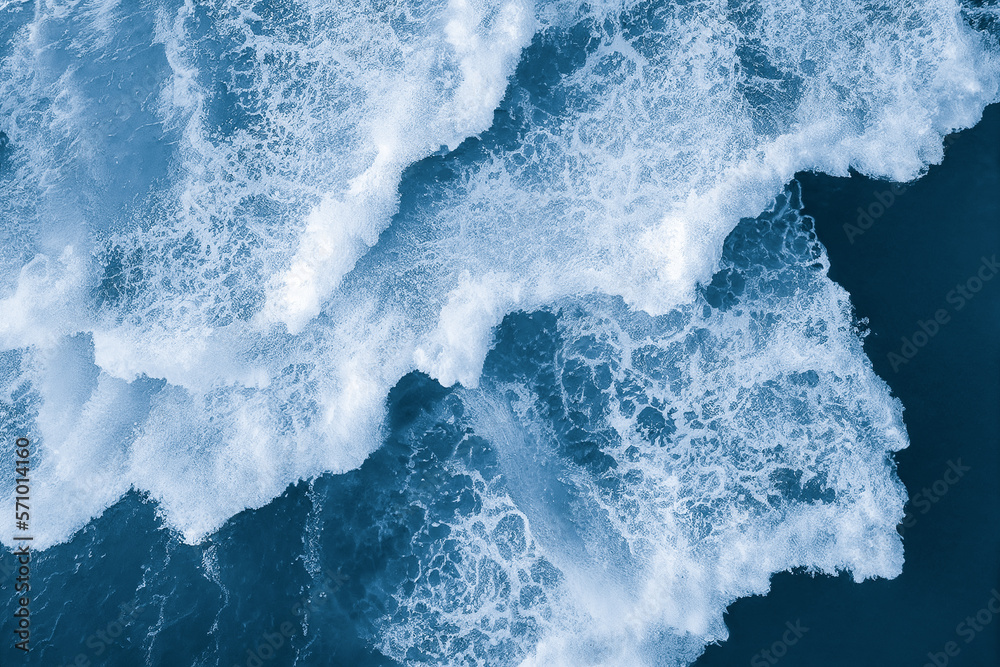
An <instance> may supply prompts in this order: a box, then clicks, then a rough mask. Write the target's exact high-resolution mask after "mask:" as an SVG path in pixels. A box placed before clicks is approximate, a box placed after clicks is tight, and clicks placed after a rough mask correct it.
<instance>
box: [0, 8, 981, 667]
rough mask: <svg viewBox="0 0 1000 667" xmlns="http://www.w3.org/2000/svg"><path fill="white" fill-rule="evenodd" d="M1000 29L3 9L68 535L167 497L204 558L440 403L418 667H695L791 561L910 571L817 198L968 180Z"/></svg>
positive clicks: (2, 374)
mask: <svg viewBox="0 0 1000 667" xmlns="http://www.w3.org/2000/svg"><path fill="white" fill-rule="evenodd" d="M996 11H997V10H996V9H993V8H990V7H982V6H979V3H976V5H975V6H973V5H971V4H970V5H968V6H965V5H962V4H959V3H957V2H954V1H953V0H919V1H914V2H908V3H871V2H861V1H856V0H836V1H835V0H827V1H824V0H808V1H807V0H798V1H794V0H764V1H759V2H757V1H749V2H739V3H737V2H726V1H721V0H692V1H686V2H662V1H658V2H619V1H611V0H608V1H602V2H592V3H590V2H571V1H569V0H566V1H558V2H552V3H537V4H536V3H532V2H528V1H527V0H510V1H499V2H494V1H479V0H448V1H441V0H432V1H429V2H416V1H413V0H398V1H396V2H378V1H372V2H367V1H362V2H344V3H339V2H328V1H323V2H321V1H319V0H282V1H280V2H259V1H251V0H218V1H215V2H195V1H194V0H184V1H183V2H182V1H179V0H151V1H150V2H135V1H133V0H38V2H37V3H33V2H19V1H17V0H9V1H8V2H5V3H3V4H0V36H2V39H0V44H2V46H0V185H2V189H0V192H2V193H3V194H2V195H0V433H2V436H3V438H5V439H6V440H10V441H13V440H14V438H16V437H20V435H21V434H22V433H24V432H31V433H32V434H34V437H33V442H34V443H35V447H36V450H37V454H36V460H35V461H34V463H33V466H34V469H33V475H34V479H35V482H34V492H33V495H34V497H33V508H32V510H33V511H32V514H33V516H34V517H35V520H34V526H35V542H34V544H35V545H36V546H37V547H39V548H41V549H46V548H50V547H52V546H54V545H58V544H62V543H65V542H67V541H69V540H71V539H72V538H73V536H74V535H76V534H78V532H79V531H80V530H81V529H83V528H84V527H85V526H87V525H88V524H91V522H92V521H93V520H94V519H95V518H97V517H100V516H101V515H102V514H103V513H104V512H105V511H106V510H108V508H109V507H113V506H114V505H115V503H117V502H119V501H120V500H121V499H122V498H123V497H124V496H126V494H128V493H129V492H130V491H136V492H138V493H140V494H144V495H146V496H148V498H150V499H151V500H152V501H153V502H155V505H156V508H157V512H158V514H159V516H160V517H161V518H162V520H163V521H164V522H165V524H166V525H167V526H168V527H169V529H170V531H172V534H174V535H176V536H177V538H178V539H179V540H180V541H182V542H184V543H186V544H200V543H204V542H205V541H206V540H210V539H211V537H212V535H213V534H215V533H216V531H218V530H219V529H220V528H221V527H222V526H224V525H225V524H226V522H227V521H229V520H230V519H232V518H233V517H234V516H236V515H239V514H240V513H241V512H244V510H248V509H249V510H254V509H259V508H262V507H265V506H267V505H268V504H269V503H271V502H272V501H273V500H274V499H276V498H279V497H280V496H281V495H282V494H283V493H284V492H285V491H286V489H287V488H288V487H289V485H292V484H295V483H296V482H298V481H299V480H316V479H318V478H320V477H322V476H324V475H326V476H329V475H330V474H333V475H334V476H336V475H341V474H345V473H348V472H350V471H357V470H358V469H359V468H360V467H361V466H362V465H363V464H364V462H365V461H366V460H369V459H370V457H371V456H372V455H373V453H375V452H377V451H379V450H380V449H382V448H386V447H389V446H390V445H389V444H387V443H390V444H391V443H396V444H395V445H392V446H397V445H398V442H397V441H401V440H400V437H401V436H398V433H396V431H395V430H394V429H395V427H394V425H393V424H392V423H391V419H389V417H390V416H391V415H390V407H389V406H390V405H391V403H392V400H391V397H392V395H393V392H400V391H403V390H404V389H405V387H407V386H409V384H408V383H410V384H412V383H413V382H417V383H418V387H421V388H422V389H421V391H424V392H429V393H434V392H445V393H444V394H441V396H445V397H444V398H442V399H440V400H439V401H438V402H436V403H434V407H429V408H428V409H427V410H428V411H427V414H426V415H425V416H424V417H421V419H423V420H424V421H426V424H424V426H425V427H426V429H427V430H426V432H422V433H421V434H417V435H414V436H413V438H414V439H415V441H416V440H420V439H421V438H424V439H425V440H426V438H427V437H428V436H427V434H429V433H432V432H434V433H444V434H447V437H446V436H445V435H442V436H441V438H442V441H444V440H447V441H448V442H451V443H452V444H451V445H449V447H452V449H449V450H448V451H449V452H450V453H449V454H447V455H445V454H442V453H440V452H438V453H437V454H435V456H436V457H439V458H440V460H438V459H437V458H434V461H435V463H434V464H433V466H432V467H431V468H427V470H430V471H432V472H434V471H436V472H434V475H438V476H439V479H438V481H436V482H424V484H423V485H421V480H420V479H417V478H418V477H419V475H413V476H412V477H408V478H407V485H406V488H407V490H406V491H405V493H404V495H406V496H407V498H409V500H408V502H409V501H412V502H413V503H414V504H415V505H417V506H419V507H421V508H422V512H423V513H422V515H421V518H420V519H419V521H420V522H422V523H421V525H422V526H423V527H422V528H421V529H420V530H417V531H416V532H417V533H420V534H421V535H423V537H422V538H421V539H422V540H423V541H421V542H420V548H419V549H417V548H416V547H414V554H413V558H414V559H415V562H416V563H417V565H416V566H414V567H415V568H416V571H415V572H414V573H412V576H410V574H408V575H407V577H404V579H405V581H404V582H403V583H400V584H399V585H398V586H397V585H396V584H394V583H387V584H386V587H385V590H384V591H382V592H380V593H379V595H381V596H382V597H381V598H380V600H381V601H382V602H380V605H381V606H379V611H378V612H377V613H376V612H372V614H373V617H372V621H371V625H372V627H373V628H374V630H373V631H372V636H371V638H370V642H371V644H372V645H373V646H376V647H377V648H378V650H379V651H381V652H382V653H383V654H384V655H386V656H388V657H390V658H392V659H394V660H396V661H399V662H400V663H403V664H418V663H427V664H491V665H493V664H512V665H515V664H524V665H560V664H565V665H580V664H607V665H640V664H657V665H687V664H690V663H691V662H693V661H694V660H695V659H696V658H697V657H698V655H700V654H701V653H702V651H703V650H704V648H705V646H706V645H707V644H709V643H711V642H714V641H720V640H724V639H725V638H726V636H727V629H726V627H725V623H724V622H723V612H724V611H725V609H726V607H727V606H728V605H730V604H731V603H732V602H733V601H735V600H736V599H738V598H741V597H745V596H748V595H757V594H764V593H766V592H767V590H768V588H769V581H770V577H771V575H772V574H774V573H776V572H781V571H785V570H789V569H795V568H800V569H802V570H805V571H808V572H813V573H820V572H821V573H827V574H833V573H836V572H842V571H847V572H850V573H851V574H852V575H853V577H854V579H855V580H857V581H862V580H864V579H868V578H872V577H895V576H897V575H898V574H899V573H900V572H901V570H902V565H903V560H904V556H903V548H902V543H901V540H900V537H899V535H898V533H897V531H896V526H897V524H898V523H899V521H900V520H901V519H902V517H903V505H904V503H905V502H906V491H905V489H904V488H903V485H902V484H901V483H900V481H899V479H898V477H897V476H896V472H895V463H894V461H893V458H892V454H893V452H895V451H898V450H900V449H902V448H904V447H906V446H907V435H906V429H905V426H904V423H903V406H902V405H901V404H900V403H899V401H898V400H896V399H895V398H893V397H892V395H891V393H890V391H889V388H888V387H887V386H886V384H885V383H884V382H883V381H882V380H881V379H880V378H879V377H877V376H876V375H875V373H874V372H873V370H872V366H871V363H870V361H869V360H868V359H867V357H866V356H865V354H864V350H863V347H862V340H863V337H864V333H865V332H864V323H863V322H858V321H857V320H856V319H855V317H854V314H853V310H852V307H851V304H850V298H849V295H848V294H847V293H846V292H845V291H844V290H843V289H842V288H840V287H839V286H838V285H836V284H835V283H834V282H832V281H831V280H830V279H829V278H828V276H827V270H828V268H829V261H828V259H827V256H826V253H825V250H824V249H823V247H822V246H821V245H820V244H819V241H818V239H817V238H816V235H815V232H814V230H813V227H812V221H811V220H810V219H809V218H808V216H805V215H804V214H803V213H802V202H801V197H800V192H799V187H798V184H797V183H796V182H795V175H796V173H798V172H802V171H816V172H823V173H827V174H831V175H840V176H846V175H848V174H849V173H851V171H852V170H854V171H857V172H861V173H863V174H866V175H869V176H873V177H877V178H884V179H888V180H892V181H896V182H906V181H910V180H913V179H916V178H918V177H920V176H921V175H922V174H923V173H924V172H925V171H926V170H927V168H928V166H929V165H932V164H937V163H939V162H940V161H941V160H942V158H943V155H944V148H943V139H944V137H945V136H947V135H948V134H949V133H951V132H954V131H956V130H959V129H963V128H968V127H971V126H973V125H975V123H976V122H977V121H978V120H979V118H980V117H981V115H982V112H983V109H984V108H985V107H986V106H987V105H988V104H990V103H992V102H996V101H1000V47H998V43H997V37H996V32H997V31H996V29H995V20H996ZM414 378H416V379H414ZM432 381H433V382H432ZM435 382H436V383H437V384H436V385H435V384H434V383H435ZM438 385H439V386H438ZM446 390H447V391H446ZM434 395H435V396H437V395H438V394H434ZM421 423H423V422H421ZM413 428H416V427H413ZM435 429H436V430H435ZM449 438H450V439H451V440H448V439H449ZM456 443H457V444H456ZM483 443H488V445H484V444H483ZM414 447H415V448H416V449H417V450H418V449H419V447H417V446H416V445H414ZM482 447H487V448H488V449H489V450H490V452H491V453H490V455H489V456H488V457H487V459H488V460H489V464H488V465H486V464H484V463H483V461H484V460H486V459H480V458H477V456H478V455H474V454H469V453H468V452H466V454H467V455H466V454H462V452H463V451H465V450H466V449H468V450H469V451H471V452H475V451H479V450H477V448H482ZM463 448H465V449H463ZM442 451H443V450H442ZM0 463H2V464H3V468H2V469H3V472H2V473H0V479H2V480H3V481H4V486H3V488H4V492H3V494H2V495H0V498H3V502H4V503H6V505H5V506H8V505H13V491H12V490H13V489H14V484H13V479H14V477H13V472H12V471H13V467H14V466H13V452H11V451H8V450H7V449H4V450H3V453H2V454H0ZM425 463H426V462H425ZM425 463H421V464H420V465H425ZM416 465H417V464H415V463H414V462H413V461H412V460H411V461H410V462H409V464H408V466H409V468H408V469H409V470H410V471H411V472H412V471H413V469H414V466H416ZM426 465H430V464H426ZM432 476H433V475H431V474H430V473H429V472H428V473H427V477H428V479H429V478H430V477H432ZM445 478H447V479H459V478H460V479H462V480H464V481H463V484H465V485H466V486H465V487H463V489H465V490H462V489H457V490H454V494H453V495H454V502H453V503H451V504H448V505H447V506H446V507H444V506H441V504H440V503H443V502H444V501H443V500H440V498H447V497H450V496H449V494H451V493H452V491H451V490H449V489H450V487H449V484H451V483H452V482H445V481H442V480H444V479H445ZM439 496H440V498H438V497H439ZM434 498H438V499H437V500H434ZM316 511H317V512H319V511H320V510H319V509H317V510H316ZM322 511H326V512H334V511H336V508H333V509H331V508H328V507H327V508H324V509H323V510H322ZM309 530H310V531H312V532H310V533H309V534H306V535H303V542H304V544H305V551H306V553H305V555H304V558H305V559H306V560H308V558H309V557H310V556H309V553H312V552H311V551H310V550H311V549H312V550H315V549H318V547H317V546H316V545H317V544H318V543H319V542H321V541H322V538H321V537H319V536H318V534H314V533H317V531H318V529H317V528H316V527H315V526H312V527H311V528H310V529H309ZM421 530H422V531H423V532H420V531H421ZM320 532H321V531H320ZM414 539H415V538H414ZM0 540H2V542H3V544H4V545H5V546H6V547H8V548H12V546H13V544H14V542H13V527H12V526H10V525H8V524H7V523H4V527H3V529H2V530H0ZM314 555H315V554H314ZM449 559H450V561H449V562H452V563H453V564H452V566H451V567H447V566H443V565H442V564H441V563H442V562H444V561H446V560H449ZM206 567H207V566H206ZM385 600H392V603H391V604H388V603H384V601H385ZM383 603H384V604H383Z"/></svg>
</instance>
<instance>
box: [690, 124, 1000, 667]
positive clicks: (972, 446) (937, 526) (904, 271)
mask: <svg viewBox="0 0 1000 667" xmlns="http://www.w3.org/2000/svg"><path fill="white" fill-rule="evenodd" d="M947 146H948V148H947V153H946V157H945V161H944V162H943V163H942V164H941V165H939V166H933V167H931V168H930V170H929V172H928V174H927V175H926V176H925V177H923V178H922V179H920V180H919V181H917V182H915V183H912V184H908V185H907V186H906V188H905V190H903V192H902V194H900V195H898V196H896V197H895V201H894V202H893V203H892V204H891V205H890V206H888V207H887V208H885V210H884V213H882V215H881V216H880V217H878V218H877V220H875V221H874V222H873V223H871V224H870V226H869V228H868V229H863V230H862V233H861V234H860V235H859V234H857V233H856V232H854V230H853V229H852V228H848V229H847V230H845V229H844V225H851V226H855V227H856V226H857V221H858V217H859V215H861V214H860V213H859V211H858V209H859V208H860V209H861V210H862V211H863V212H868V209H869V208H870V207H871V206H872V204H874V203H876V202H879V199H878V198H879V196H881V197H882V200H883V201H887V200H888V195H885V194H884V193H886V192H887V191H888V192H892V187H893V185H894V184H892V183H889V182H885V181H875V180H872V179H869V178H865V177H864V176H861V175H859V174H854V175H852V176H851V178H849V179H833V178H829V177H823V176H815V175H813V174H802V175H800V176H799V180H800V182H801V183H802V184H803V193H804V194H803V198H804V201H805V211H806V212H807V213H808V214H810V215H812V216H814V217H815V219H816V229H817V233H818V234H819V237H820V240H821V241H822V242H823V244H824V245H825V246H826V248H827V251H828V252H829V254H830V277H831V278H833V279H834V280H835V281H837V282H838V283H840V284H841V285H843V286H844V287H845V288H846V289H847V290H848V291H849V292H850V293H851V301H852V302H853V303H854V305H855V308H856V313H857V316H858V317H863V318H867V320H868V326H869V328H870V330H871V333H870V335H869V336H868V337H867V338H866V339H865V350H866V351H867V352H868V355H869V357H870V358H871V360H872V364H873V365H874V367H875V370H876V372H877V373H878V374H879V375H880V376H881V377H883V378H885V379H886V381H887V382H888V383H889V386H890V387H892V390H893V393H894V394H895V395H896V396H899V397H900V399H901V400H902V401H903V404H904V405H905V406H906V412H905V413H904V419H905V420H906V426H907V431H908V433H909V434H910V447H909V448H908V449H906V450H903V451H902V452H899V453H898V454H897V455H896V457H895V458H896V460H897V461H898V464H899V467H898V470H899V476H900V478H901V479H902V480H903V483H904V484H906V488H907V490H908V491H909V493H910V498H911V500H910V504H909V506H908V516H909V518H908V519H907V521H906V523H905V524H902V525H901V526H900V532H901V533H902V534H903V544H904V546H905V548H906V562H905V564H904V566H903V573H902V574H901V575H900V576H899V577H897V578H896V579H893V580H891V581H871V582H866V583H864V584H862V585H860V586H859V585H857V584H855V583H853V582H851V581H850V580H849V579H848V578H846V577H840V578H837V579H832V578H826V577H818V578H814V579H811V578H809V577H804V576H801V575H796V574H781V575H778V576H776V577H775V579H774V584H773V587H772V590H771V593H769V594H768V596H767V597H766V598H763V599H757V598H752V599H746V600H741V601H739V602H737V603H736V604H735V605H733V606H732V607H731V608H730V613H729V616H728V621H729V624H730V628H731V629H732V636H731V637H730V639H729V640H728V641H727V642H726V643H725V644H722V645H720V646H713V647H710V648H709V649H708V651H706V653H705V655H704V656H703V657H702V658H701V659H700V660H699V661H698V663H697V664H698V665H737V664H747V663H749V662H750V661H751V660H752V659H753V658H754V657H758V658H762V657H763V656H761V651H763V650H767V649H769V648H770V647H771V645H772V644H773V643H774V642H780V641H781V639H782V635H783V634H784V633H785V631H786V627H785V623H786V622H787V621H792V622H793V623H794V622H796V621H799V620H801V622H802V623H803V625H804V626H805V627H808V628H809V632H808V633H807V634H806V635H804V636H803V637H802V640H801V641H800V642H798V643H796V645H794V646H793V647H790V648H789V649H788V656H789V657H788V659H787V662H788V663H789V664H801V665H842V664H858V665H923V664H925V663H928V662H930V661H931V658H930V657H929V656H928V653H931V654H937V659H938V661H939V662H942V661H943V660H944V659H945V658H947V664H953V665H994V664H997V663H998V661H1000V623H997V622H996V621H1000V618H995V620H994V622H992V623H989V624H982V623H981V622H980V623H975V622H974V623H973V624H968V623H966V625H965V626H963V627H962V628H960V629H959V630H958V631H957V632H956V626H959V624H961V623H963V622H965V621H966V619H967V617H969V616H972V617H975V616H976V614H977V613H979V612H980V611H981V610H982V609H983V608H985V607H987V604H988V603H989V601H990V598H991V597H993V596H994V592H995V591H996V590H998V588H1000V533H998V531H997V530H996V526H997V517H998V516H1000V487H998V485H997V480H998V479H1000V453H998V452H1000V450H998V448H997V446H996V443H997V442H998V438H1000V422H998V418H997V409H996V406H997V405H998V402H1000V356H998V352H997V345H996V334H995V331H996V328H995V327H996V324H997V319H998V313H1000V289H997V288H998V287H1000V282H994V281H989V282H986V283H985V284H984V286H983V288H982V289H981V291H979V292H976V293H974V294H972V293H971V292H970V294H972V296H973V298H972V299H970V300H968V302H967V303H966V305H965V306H964V307H963V308H962V309H961V310H958V309H957V308H956V306H957V304H949V303H948V301H947V297H948V294H949V292H951V291H952V290H955V288H956V285H962V284H965V283H966V282H967V281H968V280H969V279H970V278H972V277H974V276H977V274H978V271H979V268H980V266H981V265H982V258H983V257H986V258H988V259H992V257H993V256H994V254H996V253H998V252H1000V231H998V227H997V225H996V224H995V223H996V222H997V221H1000V205H998V202H997V199H996V196H995V193H997V192H998V191H1000V108H998V107H997V106H992V107H990V108H988V109H987V110H986V113H985V114H984V118H983V120H982V121H981V122H980V124H979V125H977V126H976V127H975V128H974V129H972V130H968V131H965V132H962V133H959V134H956V135H953V136H951V137H949V140H948V143H947ZM898 189H899V188H898V187H897V191H898ZM894 196H895V195H894ZM878 210H879V209H878V208H877V207H876V208H874V209H873V211H874V212H878ZM852 241H853V242H852ZM975 286H976V285H975V283H973V285H972V286H971V287H975ZM942 308H944V309H946V310H947V311H948V313H949V315H950V317H951V319H950V320H949V321H948V322H947V323H946V324H945V325H943V326H942V327H941V328H940V330H939V331H938V333H937V334H936V335H935V336H933V337H932V338H930V340H929V342H927V344H926V345H925V346H923V347H921V348H920V349H919V352H918V353H917V354H915V355H914V356H913V358H912V359H911V360H908V363H897V364H896V366H897V368H898V370H895V369H894V368H893V363H892V360H891V359H890V358H889V355H890V354H893V353H896V354H899V352H900V350H901V348H902V346H903V341H902V339H903V338H904V337H905V338H907V339H911V340H912V337H913V335H914V333H915V332H919V331H921V330H922V329H921V328H920V325H919V323H920V322H921V321H924V322H926V321H928V319H929V318H933V315H934V313H935V312H936V311H937V310H939V309H942ZM951 463H955V464H957V465H959V466H961V467H963V468H968V470H963V474H961V475H958V474H957V473H956V472H954V468H952V466H951V465H950V464H951ZM942 482H943V483H942ZM952 482H953V483H952ZM935 484H937V488H936V490H935ZM996 604H997V603H996V602H994V603H993V605H994V607H995V606H996ZM987 617H988V614H983V618H987ZM977 625H978V626H981V627H982V630H981V631H976V630H975V628H976V626H977ZM970 630H972V633H970V632H969V631H970ZM948 642H955V643H956V644H957V646H958V647H959V648H960V652H959V654H958V655H957V656H945V657H944V658H943V657H942V656H941V655H940V654H941V653H942V652H943V650H944V647H945V645H946V644H947V643H948ZM779 650H780V649H779ZM930 664H934V663H933V662H930Z"/></svg>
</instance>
